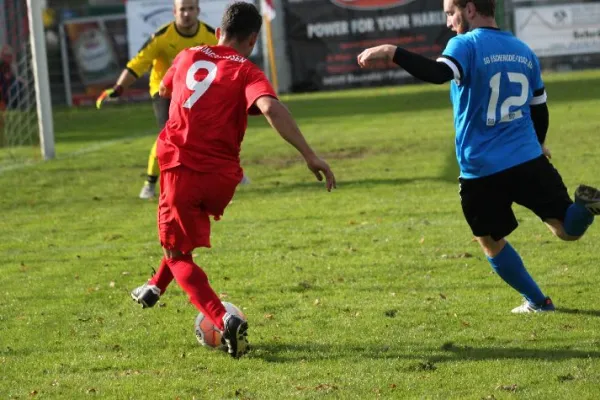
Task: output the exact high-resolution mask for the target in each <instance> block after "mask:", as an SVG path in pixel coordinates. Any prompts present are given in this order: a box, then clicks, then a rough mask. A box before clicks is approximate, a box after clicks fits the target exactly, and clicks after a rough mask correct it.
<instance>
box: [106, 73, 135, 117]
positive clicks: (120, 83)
mask: <svg viewBox="0 0 600 400" xmlns="http://www.w3.org/2000/svg"><path fill="white" fill-rule="evenodd" d="M136 79H137V76H135V75H134V74H133V73H132V72H131V71H130V70H129V69H127V68H125V69H124V70H123V72H121V75H120V76H119V79H117V83H116V84H115V85H114V86H113V87H112V88H110V89H106V90H105V91H103V92H102V93H101V94H100V96H98V99H96V108H98V109H100V108H101V107H102V103H104V101H106V100H109V99H116V98H118V97H120V96H121V95H122V94H123V91H124V90H125V89H126V88H128V87H129V86H130V85H131V84H132V83H133V82H135V80H136Z"/></svg>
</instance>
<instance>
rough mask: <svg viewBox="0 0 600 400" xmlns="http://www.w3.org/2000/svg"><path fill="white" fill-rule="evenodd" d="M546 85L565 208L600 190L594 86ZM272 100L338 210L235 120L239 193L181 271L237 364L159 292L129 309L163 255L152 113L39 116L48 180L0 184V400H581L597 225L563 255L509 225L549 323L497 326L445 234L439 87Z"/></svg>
mask: <svg viewBox="0 0 600 400" xmlns="http://www.w3.org/2000/svg"><path fill="white" fill-rule="evenodd" d="M545 79H546V83H547V89H548V95H549V100H548V104H549V108H550V131H549V134H548V140H547V143H548V146H549V147H550V148H551V149H552V151H553V163H554V164H555V166H557V168H558V169H559V171H560V172H561V173H562V175H563V178H564V180H565V183H566V184H567V186H568V188H569V190H570V191H571V192H572V191H573V190H574V189H575V187H576V186H577V184H579V183H587V184H591V185H600V175H599V170H598V148H599V147H598V141H599V138H600V136H599V135H600V119H599V118H598V110H599V109H600V72H598V71H596V72H582V73H572V74H561V75H547V76H545ZM284 100H285V102H286V104H287V105H288V106H289V107H290V109H291V110H292V112H293V113H294V115H295V116H296V118H297V120H298V123H299V125H300V127H301V128H302V130H303V132H304V134H305V136H306V137H307V138H308V140H309V142H310V143H311V144H312V145H313V146H314V147H315V148H316V149H317V150H318V151H319V153H320V154H321V155H323V156H324V157H325V158H326V159H327V160H328V161H329V162H330V164H331V166H332V168H333V169H334V171H335V172H336V175H337V178H338V189H337V190H336V191H334V192H332V193H327V192H326V191H325V190H324V188H323V186H322V184H320V183H318V182H316V181H314V177H313V176H312V175H311V174H310V173H309V171H308V170H307V169H306V168H305V166H304V164H303V163H302V161H301V159H300V158H299V156H298V155H297V154H296V153H295V151H294V150H293V149H292V148H291V147H290V146H287V145H286V144H285V143H284V142H283V140H281V139H280V138H279V137H278V135H277V134H276V133H275V132H274V131H272V130H271V129H270V128H269V127H268V126H267V124H266V122H265V121H264V119H262V118H253V119H252V120H251V123H250V126H249V128H248V131H247V133H246V140H245V141H244V144H243V150H242V158H243V166H244V168H245V170H246V173H247V174H248V175H249V176H250V178H251V179H252V184H251V185H248V186H243V187H240V189H239V191H238V192H237V194H236V196H235V199H234V202H233V204H232V205H231V206H230V207H229V208H228V209H227V211H226V214H225V216H224V217H223V219H222V220H221V221H220V222H218V223H215V224H214V225H213V248H212V249H199V250H197V251H195V253H194V254H195V261H196V262H197V263H198V264H199V265H201V266H202V267H203V268H204V269H205V271H206V272H207V274H208V276H209V278H210V281H211V284H212V285H213V287H214V288H215V290H216V291H217V292H218V293H220V294H221V295H222V296H223V298H224V299H226V300H227V301H230V302H232V303H234V304H236V305H238V306H240V307H241V308H242V309H243V311H244V313H245V314H246V315H247V316H248V318H249V324H250V331H249V337H250V340H251V343H252V345H253V347H254V348H253V351H252V352H251V353H250V354H249V355H248V356H247V357H245V358H243V359H240V360H233V359H230V358H229V357H228V356H226V355H225V354H224V353H221V352H217V351H210V350H207V349H205V348H202V347H200V346H199V345H198V344H197V342H196V339H195V337H194V332H193V323H194V318H195V316H196V314H197V313H196V310H195V309H194V308H193V306H192V305H190V304H189V302H188V300H187V297H186V295H185V294H184V293H183V292H182V290H181V289H179V287H177V285H176V284H173V285H172V286H171V287H170V288H169V290H168V291H167V293H166V294H165V295H164V296H163V297H162V299H161V307H156V308H153V309H149V310H142V309H141V308H139V307H138V306H136V305H135V304H134V303H133V302H132V301H131V300H130V298H129V291H130V290H131V289H132V288H133V287H135V286H137V285H139V284H141V283H143V282H144V281H145V280H146V279H147V278H148V277H149V275H150V273H151V269H152V268H153V267H154V268H156V267H157V265H158V261H159V257H160V254H161V251H160V247H159V244H158V241H157V232H156V202H152V201H150V202H147V201H141V200H139V199H138V198H137V194H138V192H139V189H140V187H141V185H142V183H143V174H144V172H145V164H146V159H147V156H148V151H149V149H150V146H151V145H152V142H153V140H154V139H153V138H154V136H155V135H156V129H155V122H154V119H153V116H152V113H151V106H150V105H149V104H138V105H127V106H112V107H107V108H106V109H103V110H102V111H97V110H95V109H94V110H92V109H85V110H77V109H73V110H64V109H63V110H55V121H54V124H55V129H56V141H57V155H58V157H57V159H56V160H54V161H51V162H45V163H40V162H37V163H34V164H32V165H26V166H18V165H17V166H16V168H13V169H10V170H3V171H2V172H0V192H1V195H0V212H1V213H2V216H1V218H0V255H1V257H0V398H2V399H7V398H20V399H28V398H40V399H42V398H43V399H85V398H95V397H98V398H111V399H112V398H114V399H284V398H293V399H321V398H331V399H338V398H340V399H372V398H379V397H380V398H398V399H407V398H410V399H412V398H416V399H517V398H518V399H595V398H598V396H599V393H600V389H599V388H600V303H599V302H598V299H599V298H600V266H599V252H598V243H599V242H600V226H596V225H597V224H598V222H597V223H596V224H595V225H593V226H592V227H591V228H590V230H589V232H588V234H587V236H586V237H584V238H583V239H582V240H581V241H579V242H576V243H564V242H561V241H559V240H558V239H556V238H554V237H553V236H551V234H550V233H549V232H548V231H547V230H546V228H545V227H544V225H543V224H542V223H541V222H540V221H538V220H537V219H536V217H535V216H534V215H533V214H532V213H530V212H529V211H527V210H524V209H522V208H520V207H516V208H515V210H516V213H517V216H518V218H519V222H520V228H519V229H518V230H517V231H516V232H515V233H514V234H512V235H511V236H510V237H509V240H510V241H511V243H512V244H513V246H514V247H515V248H516V249H517V250H518V251H519V252H520V253H521V255H522V257H523V259H524V261H525V264H526V266H527V267H528V269H529V271H530V272H531V273H532V275H533V276H534V277H535V278H536V279H537V280H538V282H539V284H540V286H541V287H542V289H543V290H544V291H545V292H547V293H548V294H549V295H550V296H552V298H553V300H554V301H555V303H556V305H557V307H558V309H559V310H558V312H556V313H553V314H547V315H520V316H516V315H511V314H510V309H511V308H513V307H515V306H516V305H518V304H519V303H520V300H521V299H520V298H519V296H518V294H517V293H515V292H514V291H512V290H511V289H510V288H508V286H506V285H505V284H504V283H503V282H502V281H501V280H500V279H499V278H498V277H497V276H495V275H494V274H493V273H492V272H491V268H490V266H489V265H488V263H487V262H486V260H485V258H484V257H483V255H482V253H481V251H480V250H479V248H478V245H477V244H476V243H475V242H473V241H472V237H471V234H470V231H469V228H468V226H467V224H466V223H465V222H464V220H463V216H462V213H461V209H460V202H459V198H458V194H457V191H458V187H457V182H456V177H457V173H458V172H457V168H456V163H455V161H454V155H453V139H454V136H453V135H454V133H453V126H452V121H451V119H452V111H451V106H450V101H449V94H448V87H447V86H425V85H415V86H406V87H395V88H377V89H372V90H356V91H346V92H336V93H319V94H306V95H294V96H286V97H284ZM2 151H5V150H2ZM0 158H1V154H0Z"/></svg>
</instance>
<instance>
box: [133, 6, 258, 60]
mask: <svg viewBox="0 0 600 400" xmlns="http://www.w3.org/2000/svg"><path fill="white" fill-rule="evenodd" d="M247 1H248V2H249V3H254V0H247ZM233 2H234V1H233V0H202V1H201V2H200V17H199V19H200V20H201V21H202V22H204V23H205V24H207V25H210V26H211V27H213V28H215V29H216V28H217V27H218V26H219V25H221V17H222V16H223V13H224V12H225V9H226V8H227V6H228V5H229V4H231V3H233ZM173 11H174V9H173V0H127V3H126V15H127V36H128V40H129V57H133V56H135V55H136V54H137V52H138V51H139V50H140V49H141V48H142V46H143V45H144V43H145V42H146V41H147V40H148V39H149V38H150V36H152V34H153V33H154V32H156V31H157V30H158V28H160V27H161V26H162V25H164V24H166V23H168V22H171V21H173V20H174V19H175V17H174V15H173Z"/></svg>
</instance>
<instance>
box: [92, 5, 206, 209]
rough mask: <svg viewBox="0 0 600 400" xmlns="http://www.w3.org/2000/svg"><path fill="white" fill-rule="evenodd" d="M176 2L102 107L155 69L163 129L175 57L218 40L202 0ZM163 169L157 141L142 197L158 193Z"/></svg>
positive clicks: (155, 103)
mask: <svg viewBox="0 0 600 400" xmlns="http://www.w3.org/2000/svg"><path fill="white" fill-rule="evenodd" d="M173 6H174V9H173V14H174V15H175V20H174V21H173V22H170V23H169V24H167V25H164V26H162V27H161V28H160V29H159V30H157V31H156V32H155V33H154V34H153V35H152V36H151V37H150V39H148V41H147V42H146V43H144V45H143V46H142V48H141V49H140V51H139V52H138V53H137V55H136V56H135V57H133V58H132V59H131V60H129V62H128V63H127V67H126V68H125V69H124V70H123V72H121V75H120V76H119V79H118V80H117V83H116V84H115V85H114V86H113V87H112V88H111V89H107V90H105V91H104V92H103V93H102V94H101V95H100V97H98V100H97V101H96V107H97V108H100V107H101V106H102V102H103V101H105V100H106V99H115V98H117V97H119V96H121V94H123V91H124V90H125V89H127V87H129V86H130V85H131V84H132V83H133V82H135V81H136V80H137V79H138V78H139V77H140V76H142V75H143V74H144V73H146V72H147V71H148V70H149V69H151V71H150V96H151V97H152V107H153V109H154V116H155V117H156V122H157V123H158V127H159V129H162V128H163V127H164V125H165V124H166V122H167V120H168V119H169V105H170V102H171V101H170V99H165V98H162V97H160V96H159V95H158V87H159V85H160V81H161V80H162V78H163V76H164V75H165V73H166V72H167V70H168V69H169V67H170V66H171V63H172V62H173V59H174V58H175V56H176V55H177V54H178V53H179V52H180V51H181V50H183V49H187V48H188V47H194V46H201V45H215V44H217V39H216V38H215V31H214V29H213V28H211V27H210V26H208V25H206V24H205V23H203V22H201V21H199V20H198V15H199V14H200V7H199V6H198V0H174V2H173ZM159 173H160V171H159V168H158V162H157V159H156V141H155V142H154V145H153V146H152V150H151V151H150V156H149V158H148V178H147V181H146V182H145V183H144V186H143V188H142V191H141V192H140V198H141V199H150V198H152V197H154V196H155V194H156V188H155V187H156V182H157V180H158V175H159Z"/></svg>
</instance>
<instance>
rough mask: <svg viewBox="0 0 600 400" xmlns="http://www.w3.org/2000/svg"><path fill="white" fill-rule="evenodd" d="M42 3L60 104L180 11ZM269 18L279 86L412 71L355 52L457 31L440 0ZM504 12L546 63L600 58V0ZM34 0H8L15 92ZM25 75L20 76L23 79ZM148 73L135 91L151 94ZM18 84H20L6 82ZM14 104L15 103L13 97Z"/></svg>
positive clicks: (153, 2) (512, 2) (567, 64)
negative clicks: (362, 66)
mask: <svg viewBox="0 0 600 400" xmlns="http://www.w3.org/2000/svg"><path fill="white" fill-rule="evenodd" d="M34 1H36V2H38V1H39V2H40V3H43V8H44V12H43V23H44V28H45V38H46V51H47V58H48V73H49V77H50V85H51V99H52V103H53V105H64V104H67V105H70V106H81V105H90V104H92V102H93V100H94V98H95V97H96V96H97V94H98V93H99V91H100V90H102V89H103V88H106V87H109V86H111V85H112V84H113V83H114V81H115V80H116V78H117V77H118V74H119V73H120V71H121V70H122V68H123V67H124V66H125V64H126V62H127V60H128V59H129V58H130V57H131V56H132V55H133V54H135V52H137V50H138V49H139V47H140V46H141V44H142V43H143V42H144V41H145V40H146V38H147V37H148V36H149V34H151V32H153V31H155V30H156V29H157V28H158V27H159V26H161V25H162V24H164V23H166V22H169V21H171V20H172V18H173V14H172V2H171V0H128V1H126V0H34ZM228 3H230V1H228V0H202V1H201V2H200V7H201V20H203V21H205V22H206V23H208V24H209V25H212V26H215V27H216V26H218V24H219V21H220V17H221V14H222V10H224V8H225V6H226V5H227V4H228ZM255 3H256V5H257V6H258V7H260V8H262V9H263V11H265V9H266V8H267V7H269V4H270V5H271V6H272V7H273V11H274V12H272V13H270V14H268V15H269V17H268V19H269V20H270V22H271V24H270V28H271V29H269V30H268V31H269V32H267V30H266V29H263V31H265V32H263V40H262V41H261V43H259V49H258V50H257V51H256V52H255V54H254V55H253V57H252V60H253V61H254V62H255V63H257V64H258V65H260V66H261V67H262V68H263V69H264V70H265V71H266V72H267V73H268V74H269V76H270V77H271V80H272V81H274V83H275V84H276V85H277V88H278V90H279V92H280V93H293V92H308V91H320V90H331V89H345V88H356V87H363V86H380V85H397V84H405V83H411V82H413V80H412V79H411V78H410V77H408V76H407V74H406V73H404V71H401V70H399V69H397V68H395V67H394V66H392V65H382V66H381V67H380V68H379V69H378V70H375V71H372V70H371V71H361V70H359V69H358V66H357V65H356V62H355V59H356V55H357V54H358V53H359V52H360V51H361V49H363V48H365V47H370V46H374V45H377V44H381V43H394V44H398V45H401V46H403V47H406V48H408V49H410V50H413V51H417V52H419V53H421V54H424V55H426V56H429V57H436V56H437V55H438V54H439V53H440V52H441V50H442V49H443V48H444V46H445V44H446V42H447V41H448V39H449V38H450V37H451V35H452V33H451V32H450V31H449V30H448V29H447V28H446V26H445V16H444V13H443V11H442V4H441V3H442V2H441V0H416V1H415V0H273V1H270V2H268V1H264V0H263V1H256V2H255ZM497 7H498V10H497V19H498V22H499V24H500V26H501V27H502V28H503V29H506V30H510V31H512V32H513V33H514V34H515V35H516V36H518V37H520V38H521V39H523V40H524V41H525V42H527V43H528V44H529V45H530V46H531V47H532V48H533V49H534V51H536V53H537V54H538V56H539V57H540V59H541V61H542V66H543V68H544V69H545V70H574V69H583V68H596V67H598V66H600V1H598V0H579V1H567V0H536V1H531V0H499V1H498V5H497ZM27 25H28V24H27V6H26V0H0V46H1V49H2V50H1V56H2V63H3V65H4V67H3V68H4V69H3V71H4V72H3V75H6V78H5V79H4V78H3V91H4V92H5V93H4V96H3V97H4V98H5V101H6V102H9V99H10V98H11V97H14V95H16V93H17V92H19V91H20V89H22V88H19V87H18V86H19V85H25V84H27V80H28V79H27V77H26V76H21V79H17V80H16V81H17V82H16V83H15V79H12V80H11V79H10V77H8V75H9V74H8V72H7V71H8V68H7V65H10V72H11V73H12V74H13V75H14V76H16V77H19V76H20V75H22V74H20V72H19V71H20V70H22V69H23V68H21V67H20V63H22V60H23V59H24V58H27V57H28V56H29V50H28V45H29V44H28V40H29V38H28V26H27ZM19 81H20V83H19ZM146 88H147V81H146V80H145V79H140V80H138V82H137V83H136V85H135V86H134V90H131V91H129V92H128V98H127V99H128V100H131V99H140V100H142V99H146V98H147V97H148V95H147V90H146ZM10 91H12V92H13V95H12V96H11V93H7V92H10ZM12 106H13V107H15V106H16V105H15V104H13V105H12Z"/></svg>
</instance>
